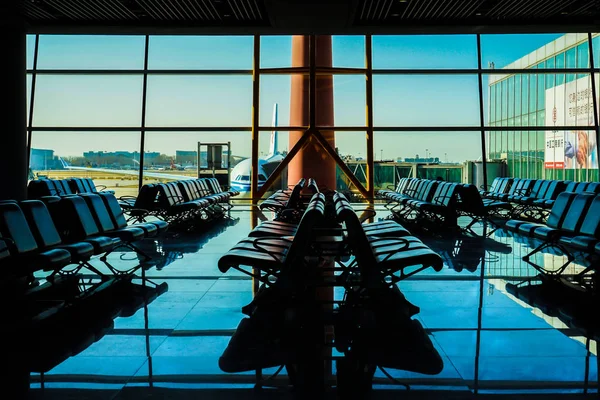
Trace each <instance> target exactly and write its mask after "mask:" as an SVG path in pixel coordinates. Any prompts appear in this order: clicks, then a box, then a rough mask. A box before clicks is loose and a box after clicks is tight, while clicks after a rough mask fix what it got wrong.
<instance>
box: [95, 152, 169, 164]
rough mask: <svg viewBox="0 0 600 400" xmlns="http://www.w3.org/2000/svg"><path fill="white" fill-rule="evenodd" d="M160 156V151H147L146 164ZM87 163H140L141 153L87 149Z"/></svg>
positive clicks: (145, 155)
mask: <svg viewBox="0 0 600 400" xmlns="http://www.w3.org/2000/svg"><path fill="white" fill-rule="evenodd" d="M158 157H160V153H159V152H145V153H144V164H152V163H153V162H154V161H155V160H156V159H157V158H158ZM83 158H84V159H85V162H86V163H87V164H91V165H111V164H118V165H138V164H139V162H140V161H139V160H140V153H139V152H138V151H121V150H118V151H87V152H84V153H83Z"/></svg>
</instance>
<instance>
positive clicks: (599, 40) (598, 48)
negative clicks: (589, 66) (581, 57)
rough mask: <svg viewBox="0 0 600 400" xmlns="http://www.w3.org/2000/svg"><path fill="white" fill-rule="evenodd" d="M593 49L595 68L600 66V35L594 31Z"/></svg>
mask: <svg viewBox="0 0 600 400" xmlns="http://www.w3.org/2000/svg"><path fill="white" fill-rule="evenodd" d="M592 36H593V38H592V51H593V52H594V68H600V36H598V34H597V33H592Z"/></svg>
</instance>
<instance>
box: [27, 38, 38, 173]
mask: <svg viewBox="0 0 600 400" xmlns="http://www.w3.org/2000/svg"><path fill="white" fill-rule="evenodd" d="M39 45H40V35H35V47H34V50H33V72H32V73H31V88H30V92H29V118H28V119H27V155H26V157H27V159H26V160H27V176H29V169H30V167H31V141H32V140H33V130H32V126H33V109H34V105H35V82H36V79H37V76H36V73H35V71H36V69H37V63H38V50H39ZM26 75H27V73H26ZM25 79H27V77H26V78H25Z"/></svg>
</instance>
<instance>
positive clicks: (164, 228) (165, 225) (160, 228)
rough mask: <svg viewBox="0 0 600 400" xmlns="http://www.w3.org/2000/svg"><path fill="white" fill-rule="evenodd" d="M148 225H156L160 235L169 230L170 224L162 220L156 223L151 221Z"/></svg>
mask: <svg viewBox="0 0 600 400" xmlns="http://www.w3.org/2000/svg"><path fill="white" fill-rule="evenodd" d="M146 223H147V224H153V225H155V226H156V229H157V230H158V233H159V234H161V233H163V232H166V231H167V230H168V229H169V223H168V222H167V221H162V220H160V219H158V220H156V221H149V222H146Z"/></svg>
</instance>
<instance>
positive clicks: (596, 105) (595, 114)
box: [588, 32, 600, 170]
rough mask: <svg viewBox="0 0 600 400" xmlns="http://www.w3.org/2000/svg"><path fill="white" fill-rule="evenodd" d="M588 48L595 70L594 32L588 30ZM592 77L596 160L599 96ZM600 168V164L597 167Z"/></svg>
mask: <svg viewBox="0 0 600 400" xmlns="http://www.w3.org/2000/svg"><path fill="white" fill-rule="evenodd" d="M588 48H589V51H590V55H589V58H590V67H591V69H592V70H593V69H594V46H593V43H592V33H591V32H588ZM590 77H591V80H592V81H591V84H592V101H593V103H592V104H593V107H594V110H593V113H594V130H595V131H596V160H598V157H599V156H600V143H598V138H599V137H600V126H599V125H598V98H597V97H596V96H597V95H598V93H597V91H596V75H595V74H593V73H592V74H590ZM597 168H598V169H599V170H600V165H599V166H598V167H597Z"/></svg>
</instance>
